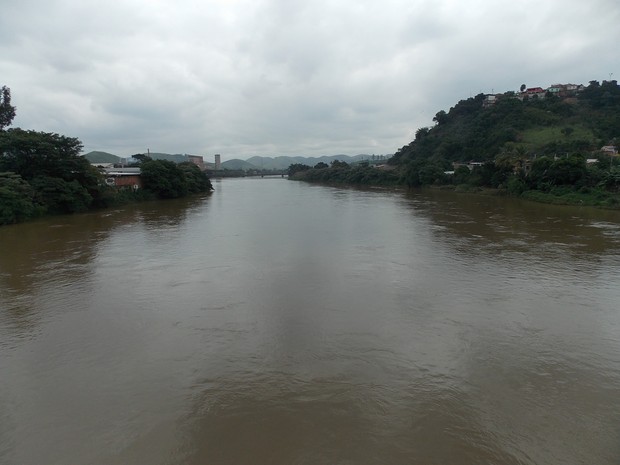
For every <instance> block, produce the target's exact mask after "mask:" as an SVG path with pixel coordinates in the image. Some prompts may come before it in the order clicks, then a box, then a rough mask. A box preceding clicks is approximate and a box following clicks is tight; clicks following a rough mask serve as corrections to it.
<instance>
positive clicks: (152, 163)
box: [141, 160, 189, 199]
mask: <svg viewBox="0 0 620 465" xmlns="http://www.w3.org/2000/svg"><path fill="white" fill-rule="evenodd" d="M141 176H142V183H143V185H144V189H147V190H149V191H151V192H153V193H154V194H155V195H157V196H158V197H159V198H162V199H174V198H177V197H183V196H185V195H187V194H188V192H189V188H188V184H187V180H186V178H185V174H184V172H183V170H182V169H181V168H180V167H179V166H177V164H176V163H174V162H172V161H169V160H149V161H146V162H144V163H142V165H141Z"/></svg>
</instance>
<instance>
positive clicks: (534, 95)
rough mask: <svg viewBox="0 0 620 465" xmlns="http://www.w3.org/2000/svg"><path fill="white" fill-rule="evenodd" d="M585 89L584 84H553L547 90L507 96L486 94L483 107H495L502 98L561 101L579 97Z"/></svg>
mask: <svg viewBox="0 0 620 465" xmlns="http://www.w3.org/2000/svg"><path fill="white" fill-rule="evenodd" d="M584 89H585V86H584V85H582V84H553V85H551V86H549V87H547V88H546V89H544V88H542V87H528V88H526V89H524V90H523V91H521V92H507V93H505V94H485V96H484V100H483V102H482V106H483V107H485V108H488V107H490V106H493V105H495V104H496V103H497V102H498V100H499V99H501V98H516V99H519V100H521V101H524V100H529V99H544V98H546V97H547V95H553V96H555V97H558V98H560V99H571V98H575V97H577V95H578V94H579V92H581V91H582V90H584Z"/></svg>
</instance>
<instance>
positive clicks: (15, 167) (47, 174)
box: [0, 86, 212, 225]
mask: <svg viewBox="0 0 620 465" xmlns="http://www.w3.org/2000/svg"><path fill="white" fill-rule="evenodd" d="M15 115H16V108H15V106H13V105H12V104H11V93H10V89H9V88H8V87H6V86H3V87H2V91H1V93H0V225H2V224H11V223H17V222H21V221H25V220H28V219H30V218H34V217H37V216H41V215H47V214H66V213H77V212H83V211H87V210H90V209H97V208H105V207H109V206H112V205H118V204H120V203H124V202H127V201H133V200H143V199H154V198H174V197H181V196H184V195H188V194H192V193H196V192H205V191H209V190H211V189H212V186H211V182H210V180H209V179H208V177H207V176H206V174H205V173H203V172H201V171H200V169H199V168H198V167H197V166H196V165H194V164H191V163H182V164H179V165H176V164H175V163H173V162H169V161H166V160H150V159H148V160H144V162H143V163H142V166H141V171H142V179H143V187H144V188H143V189H140V191H137V192H135V191H133V190H118V189H116V188H114V187H111V186H108V185H107V184H106V183H105V175H104V173H102V172H101V171H100V170H99V169H98V168H96V167H94V166H92V165H91V164H90V163H89V161H88V160H87V159H86V158H84V157H82V156H80V153H81V152H82V148H83V147H82V143H81V141H80V140H79V139H77V138H75V137H67V136H63V135H59V134H55V133H47V132H41V131H34V130H24V129H21V128H11V129H6V128H7V127H8V126H10V125H11V124H12V122H13V119H14V117H15Z"/></svg>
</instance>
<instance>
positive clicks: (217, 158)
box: [215, 153, 222, 171]
mask: <svg viewBox="0 0 620 465" xmlns="http://www.w3.org/2000/svg"><path fill="white" fill-rule="evenodd" d="M221 169H222V158H221V156H220V154H219V153H216V154H215V171H219V170H221Z"/></svg>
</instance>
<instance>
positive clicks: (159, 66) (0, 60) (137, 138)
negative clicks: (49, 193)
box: [0, 0, 620, 159]
mask: <svg viewBox="0 0 620 465" xmlns="http://www.w3.org/2000/svg"><path fill="white" fill-rule="evenodd" d="M3 12H4V14H3V15H2V17H0V70H2V75H1V82H0V84H5V85H8V86H9V87H10V88H11V90H12V96H13V103H14V104H15V105H16V106H17V108H18V116H17V118H16V120H15V125H16V126H21V127H25V128H32V129H38V130H43V131H53V132H58V133H62V134H66V135H70V136H74V137H79V138H80V139H81V140H82V141H83V142H84V145H85V150H86V151H89V150H105V151H110V152H113V153H117V154H120V155H125V154H132V153H137V152H143V151H145V150H146V149H147V148H150V149H151V150H152V151H165V152H176V153H178V152H186V153H196V154H202V155H205V156H207V159H209V157H211V156H212V155H213V154H214V153H222V155H223V157H224V159H228V158H234V157H241V158H244V157H247V156H251V155H254V154H264V155H284V154H306V155H321V154H334V153H347V154H352V155H353V154H357V153H393V152H394V151H395V150H396V149H397V148H398V147H400V146H402V145H404V144H406V143H408V142H409V141H410V140H411V139H412V137H413V134H414V132H415V130H416V129H417V128H418V127H422V126H428V125H431V124H432V118H433V116H434V114H435V113H436V112H437V111H439V110H441V109H445V110H447V109H448V108H449V107H450V106H452V105H454V104H455V103H456V102H457V101H458V100H460V99H462V98H467V97H469V96H471V95H475V94H477V93H479V92H491V91H492V90H494V91H495V92H503V91H506V90H516V89H517V88H518V87H519V86H520V85H521V84H522V83H526V84H527V85H541V86H547V85H550V84H553V83H555V82H575V83H587V81H589V80H591V79H598V80H602V79H607V78H608V77H609V74H610V73H614V72H617V73H620V70H618V69H616V68H617V66H618V54H617V52H616V48H617V43H618V39H619V36H620V33H619V32H618V29H617V27H616V26H617V24H618V20H619V19H620V6H619V5H617V2H616V1H606V0H594V1H592V2H589V3H575V2H572V3H566V2H560V1H559V0H551V1H549V2H534V1H532V0H522V1H520V2H511V3H509V2H496V1H494V2H492V1H490V0H477V1H472V2H460V1H456V0H435V1H430V0H414V1H411V0H410V1H404V0H386V1H384V2H370V1H362V2H359V1H357V2H353V1H347V0H343V1H340V2H330V1H327V0H316V1H313V2H307V1H304V2H302V1H295V0H258V1H256V0H208V1H198V0H179V1H175V2H173V1H171V0H158V1H153V0H128V1H124V2H109V3H108V4H106V5H105V6H103V4H102V3H101V2H94V1H84V0H80V1H78V0H49V1H47V2H40V1H34V0H21V1H20V2H12V3H11V4H10V5H6V6H5V7H4V9H3Z"/></svg>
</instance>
